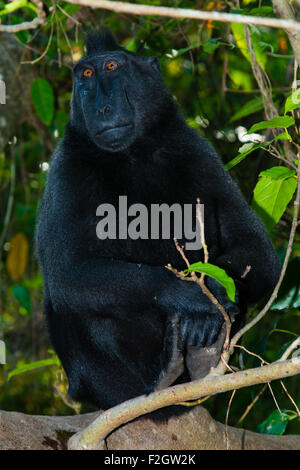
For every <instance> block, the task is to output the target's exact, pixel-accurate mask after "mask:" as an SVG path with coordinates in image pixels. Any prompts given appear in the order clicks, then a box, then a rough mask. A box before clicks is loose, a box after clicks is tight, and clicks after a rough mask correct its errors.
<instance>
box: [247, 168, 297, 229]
mask: <svg viewBox="0 0 300 470" xmlns="http://www.w3.org/2000/svg"><path fill="white" fill-rule="evenodd" d="M294 174H295V172H294V171H293V170H289V169H288V168H285V167H274V168H270V169H269V170H266V171H263V172H262V173H260V178H259V180H258V183H257V185H256V187H255V189H254V197H253V202H252V207H253V209H254V210H255V212H256V213H257V214H258V215H259V217H260V218H261V219H262V221H263V222H264V224H265V226H266V229H267V230H268V231H269V232H270V231H271V229H272V228H273V226H274V225H275V224H276V223H277V222H278V221H279V219H280V218H281V216H282V214H283V213H284V211H285V209H286V207H287V205H288V203H289V202H290V200H291V199H292V197H293V194H294V192H295V189H296V187H297V179H296V178H295V177H294Z"/></svg>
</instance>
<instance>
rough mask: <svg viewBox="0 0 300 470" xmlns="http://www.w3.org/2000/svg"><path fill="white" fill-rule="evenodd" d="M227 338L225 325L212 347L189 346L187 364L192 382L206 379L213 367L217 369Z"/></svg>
mask: <svg viewBox="0 0 300 470" xmlns="http://www.w3.org/2000/svg"><path fill="white" fill-rule="evenodd" d="M225 337H226V326H225V324H223V326H222V328H221V330H220V333H219V335H218V337H217V340H216V341H215V342H214V343H213V344H211V345H210V346H207V347H204V348H199V347H197V346H187V352H186V358H185V362H186V366H187V369H188V371H189V374H190V378H191V380H197V379H201V378H203V377H205V376H206V375H207V374H208V373H209V372H210V370H211V368H212V367H216V365H217V364H218V362H219V360H220V357H221V353H222V349H223V344H224V341H225Z"/></svg>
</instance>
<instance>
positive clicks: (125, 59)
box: [72, 51, 169, 152]
mask: <svg viewBox="0 0 300 470" xmlns="http://www.w3.org/2000/svg"><path fill="white" fill-rule="evenodd" d="M74 77H75V81H74V92H73V102H72V116H73V117H72V119H73V121H74V120H75V122H76V121H77V122H84V124H85V127H86V132H88V135H89V137H90V139H91V140H92V141H93V142H94V143H95V144H96V145H97V146H98V147H99V148H101V149H103V150H105V151H109V152H117V151H120V150H124V149H126V148H128V147H129V146H130V145H132V144H133V143H134V142H135V141H136V140H137V139H138V138H142V137H143V135H144V134H145V132H147V129H149V128H150V127H151V125H152V124H153V123H154V122H155V120H156V119H157V114H158V113H159V112H160V111H161V109H162V107H163V104H164V101H165V100H166V96H168V98H169V95H168V93H167V92H166V89H165V87H164V85H163V83H162V79H161V74H160V70H159V65H158V63H157V61H156V58H153V57H151V58H150V59H144V58H142V57H139V56H137V55H135V54H132V53H128V52H125V51H124V52H123V51H113V52H110V53H109V52H107V53H104V54H95V55H89V56H87V57H85V58H83V59H82V60H80V61H79V62H78V63H77V64H76V65H75V67H74ZM78 113H80V114H81V115H80V116H78ZM81 131H82V130H81Z"/></svg>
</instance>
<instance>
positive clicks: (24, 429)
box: [0, 406, 300, 465]
mask: <svg viewBox="0 0 300 470" xmlns="http://www.w3.org/2000/svg"><path fill="white" fill-rule="evenodd" d="M100 413H101V412H97V413H89V414H83V415H76V416H34V415H27V414H24V413H16V412H14V411H0V450H27V449H28V450H50V451H51V450H65V449H66V448H67V440H68V438H69V437H70V436H71V435H72V434H74V433H76V432H79V431H82V430H83V429H84V428H85V427H86V426H88V425H89V424H90V423H91V422H92V421H94V420H95V419H96V418H97V417H98V416H99V414H100ZM227 435H228V444H229V448H230V449H232V450H233V449H234V450H280V449H282V450H300V436H296V435H287V436H274V435H270V434H258V433H256V432H251V431H247V430H245V429H241V428H239V429H237V428H234V427H231V426H228V427H227ZM106 446H107V448H108V450H110V451H113V450H127V451H128V449H130V450H133V449H137V450H138V449H140V450H158V449H168V450H180V451H181V452H182V451H184V450H190V449H192V450H222V449H226V440H225V426H224V424H222V423H219V422H218V421H215V420H214V419H213V418H212V417H211V416H210V414H209V412H208V411H207V410H206V409H205V408H202V406H197V407H194V408H192V409H191V410H190V411H189V413H184V414H183V415H181V416H173V417H172V418H170V419H169V420H168V422H164V423H154V422H153V420H151V419H150V418H149V417H148V416H142V417H141V418H138V419H136V420H134V421H132V422H130V423H128V424H126V425H124V426H121V427H120V428H119V429H117V430H116V431H115V432H113V433H112V434H111V435H110V436H109V437H108V438H107V439H106ZM106 455H107V454H106V453H105V455H104V454H103V455H98V459H100V460H99V462H98V463H99V465H101V463H102V462H103V459H104V456H106Z"/></svg>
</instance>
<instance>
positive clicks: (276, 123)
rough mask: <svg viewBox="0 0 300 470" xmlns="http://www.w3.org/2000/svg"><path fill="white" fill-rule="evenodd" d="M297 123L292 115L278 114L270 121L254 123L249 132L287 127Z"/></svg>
mask: <svg viewBox="0 0 300 470" xmlns="http://www.w3.org/2000/svg"><path fill="white" fill-rule="evenodd" d="M294 124H295V119H294V118H292V116H277V117H275V118H273V119H270V120H269V121H261V122H258V123H257V124H253V126H251V127H250V129H249V131H248V132H247V134H252V133H253V132H257V131H261V130H263V129H272V128H277V127H279V128H287V127H290V126H293V125H294Z"/></svg>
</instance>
